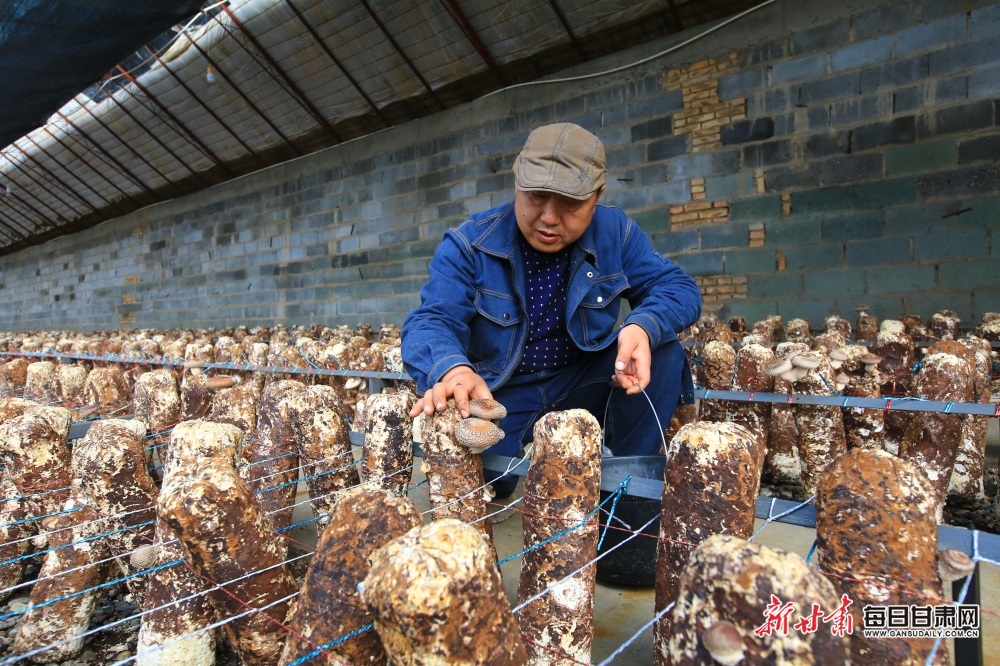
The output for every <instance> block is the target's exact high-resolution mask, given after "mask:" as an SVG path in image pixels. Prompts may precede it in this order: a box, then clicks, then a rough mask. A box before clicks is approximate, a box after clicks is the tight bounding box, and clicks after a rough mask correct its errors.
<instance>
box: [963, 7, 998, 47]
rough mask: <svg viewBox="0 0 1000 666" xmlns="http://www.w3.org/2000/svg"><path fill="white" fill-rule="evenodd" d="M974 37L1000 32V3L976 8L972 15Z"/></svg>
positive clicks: (972, 35)
mask: <svg viewBox="0 0 1000 666" xmlns="http://www.w3.org/2000/svg"><path fill="white" fill-rule="evenodd" d="M969 24H970V25H971V26H972V34H971V35H970V36H971V37H972V38H973V39H977V38H979V37H983V36H985V35H991V34H994V33H996V32H1000V5H990V6H988V7H983V8H982V9H974V10H972V13H971V15H970V20H969Z"/></svg>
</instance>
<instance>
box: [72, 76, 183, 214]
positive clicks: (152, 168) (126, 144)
mask: <svg viewBox="0 0 1000 666" xmlns="http://www.w3.org/2000/svg"><path fill="white" fill-rule="evenodd" d="M109 97H110V95H109ZM73 99H74V100H76V98H75V97H74V98H73ZM76 102H77V104H80V107H81V108H82V109H84V110H85V111H86V112H87V113H89V114H90V117H91V118H92V119H93V120H94V121H95V122H97V124H98V125H100V126H101V127H103V128H104V131H105V132H107V133H108V134H110V135H111V136H113V137H114V138H115V139H116V140H117V141H118V143H120V144H121V145H122V146H124V147H125V148H127V149H128V150H129V151H131V153H132V154H133V155H135V156H136V158H138V160H139V161H140V162H142V163H143V164H145V165H146V166H147V167H148V168H149V169H150V171H155V172H156V175H158V176H159V177H160V178H162V179H163V180H164V181H166V182H167V183H168V184H169V185H170V187H171V189H172V190H173V191H174V193H175V194H180V193H181V192H180V190H179V189H178V188H177V185H176V184H175V183H174V181H172V180H170V179H169V178H167V176H166V175H165V174H164V173H163V172H162V171H160V170H159V169H158V168H157V167H156V165H155V164H153V163H152V162H150V161H149V160H148V159H146V156H145V155H143V154H142V153H140V152H139V151H138V150H136V149H135V148H134V147H133V146H132V144H130V143H129V142H128V141H126V140H125V139H123V138H121V137H120V136H118V133H117V132H115V131H114V130H112V129H111V128H110V127H108V124H107V123H105V122H104V121H103V120H101V118H100V116H98V115H97V114H96V113H94V112H93V110H92V109H90V107H88V106H87V103H86V101H84V102H82V103H81V102H80V101H79V100H76Z"/></svg>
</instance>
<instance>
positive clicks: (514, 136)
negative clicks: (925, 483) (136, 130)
mask: <svg viewBox="0 0 1000 666" xmlns="http://www.w3.org/2000/svg"><path fill="white" fill-rule="evenodd" d="M873 4H874V3H873ZM828 5H829V3H820V2H818V1H816V0H807V1H806V2H802V1H801V0H800V1H799V2H792V1H791V0H784V1H782V2H779V3H776V4H775V5H772V6H770V7H768V8H765V9H763V10H761V12H760V13H759V14H757V15H753V16H751V17H749V18H747V19H744V20H743V22H741V23H737V24H735V25H733V26H730V27H728V28H725V29H723V30H721V31H719V32H717V33H714V34H713V35H710V36H708V37H706V38H704V39H702V40H699V41H698V42H695V43H694V44H693V45H691V46H689V47H685V48H682V49H680V50H678V51H676V52H674V53H671V54H670V55H669V56H665V57H662V58H658V59H655V60H652V61H650V62H649V63H646V64H644V65H642V66H640V67H637V68H633V69H630V70H628V71H627V72H626V73H624V74H621V73H620V74H615V75H611V76H607V77H603V78H595V79H587V80H585V81H582V82H579V83H575V84H560V85H554V86H542V87H533V88H525V89H519V90H513V91H508V92H505V93H501V94H498V95H493V96H491V97H490V98H487V99H485V100H481V101H479V102H476V103H473V104H470V105H466V106H465V107H462V108H459V109H453V110H450V111H448V112H444V113H441V114H438V115H436V116H434V117H431V118H426V119H423V120H420V121H416V122H413V123H409V124H407V125H405V126H402V127H399V128H395V129H392V130H389V131H386V132H382V133H379V134H377V135H373V136H372V137H368V138H365V139H362V140H358V141H354V142H351V143H350V144H347V145H345V146H341V147H337V148H332V149H329V150H326V151H324V152H322V153H318V154H315V155H311V156H308V157H305V158H302V159H299V160H295V161H292V162H288V163H286V164H283V165H280V166H278V167H274V168H272V169H268V170H265V171H262V172H259V173H256V174H253V175H251V176H247V177H244V178H241V179H238V180H236V181H233V182H231V183H227V184H225V185H222V186H218V187H215V188H212V189H210V190H207V191H205V192H201V193H198V194H196V195H192V196H189V197H185V198H183V199H178V200H175V201H171V202H167V203H164V204H160V205H157V206H153V207H150V208H147V209H145V210H143V211H139V212H137V213H134V214H132V215H129V216H127V217H124V218H120V219H118V220H113V221H111V222H107V223H105V224H102V225H100V226H99V227H96V228H94V229H91V230H88V231H84V232H81V233H78V234H75V235H73V236H70V237H64V238H61V239H57V240H55V241H51V242H49V243H47V244H45V245H43V246H40V247H37V248H32V249H29V250H25V251H23V252H20V253H18V254H16V255H12V256H6V257H0V271H2V273H0V294H2V298H3V300H2V306H0V329H5V330H28V329H38V328H50V329H54V328H71V329H77V330H91V329H109V328H118V327H157V328H161V327H172V326H210V325H229V324H237V323H245V324H248V325H255V324H271V323H275V322H284V323H304V324H308V323H315V322H320V323H330V324H336V323H350V324H354V323H357V322H360V321H367V322H370V323H372V324H379V323H381V322H383V321H392V322H396V323H399V322H401V321H402V319H403V317H404V316H405V314H406V312H407V311H408V310H409V309H410V308H412V307H413V306H414V305H415V304H416V303H417V301H418V291H419V288H420V285H421V284H422V283H423V281H424V279H425V278H426V274H427V261H428V259H429V257H430V255H431V253H432V252H433V250H434V248H435V247H436V245H437V243H438V241H439V240H440V237H441V234H442V232H443V231H444V229H446V228H447V227H448V226H451V225H454V224H456V223H458V222H460V221H461V220H462V219H463V217H464V216H465V215H467V214H468V213H470V212H473V211H477V210H481V209H484V208H487V207H489V206H493V205H498V204H500V203H503V202H506V201H508V200H509V198H510V197H511V192H512V188H513V178H512V176H511V174H510V166H511V164H512V162H513V158H514V155H515V154H516V152H517V150H518V149H519V148H520V145H521V144H522V143H523V141H524V138H525V136H526V135H527V133H528V132H529V131H530V129H531V128H532V127H535V126H537V125H539V124H543V123H546V122H555V121H561V120H572V121H575V122H578V123H580V124H581V125H583V126H585V127H588V128H590V129H592V130H594V131H595V132H596V133H597V134H598V135H599V136H601V138H602V139H603V140H604V141H605V144H606V146H607V151H608V164H609V175H608V183H609V188H608V193H607V194H606V200H607V201H608V202H610V203H612V204H615V205H619V206H621V207H622V208H624V209H625V210H626V211H628V212H629V213H630V214H632V216H633V217H634V218H635V219H636V220H637V222H639V224H640V225H641V226H642V227H643V228H644V229H645V230H646V231H647V232H648V233H649V234H650V235H651V236H652V238H653V242H654V244H655V245H656V247H657V248H658V249H659V250H661V251H662V252H664V253H666V254H667V255H669V256H671V257H672V258H673V259H674V260H675V261H677V263H679V264H680V265H681V266H683V267H684V268H685V269H686V270H687V271H689V272H690V273H691V274H692V275H694V276H695V277H696V279H697V280H698V282H699V284H700V285H701V288H702V290H703V293H704V297H705V303H706V309H708V310H713V311H718V312H720V313H721V314H723V315H724V316H728V315H731V314H739V315H743V316H745V317H746V318H747V319H748V320H754V319H757V318H760V317H762V316H763V315H765V314H771V313H779V314H782V315H784V316H786V317H793V316H802V317H806V318H809V319H811V320H812V321H814V322H815V323H818V322H819V321H820V320H822V318H823V317H825V316H826V315H828V314H830V313H840V314H844V315H846V316H852V314H853V310H854V308H855V307H856V306H857V305H859V304H866V305H869V306H870V307H871V311H872V313H873V314H875V315H876V316H878V317H880V318H885V317H895V316H898V315H900V314H902V313H904V312H915V313H918V314H922V315H924V316H927V315H929V314H930V313H932V312H934V311H935V310H937V309H940V308H944V307H947V308H950V309H953V310H956V311H957V312H958V313H959V315H960V316H961V317H962V318H963V320H965V321H966V322H967V323H970V324H971V323H972V321H973V320H977V319H978V318H979V317H981V315H982V313H983V312H986V311H1000V248H998V247H996V246H994V245H993V242H992V241H993V240H994V239H993V236H994V235H995V234H998V233H1000V231H998V228H1000V166H998V164H997V163H998V160H997V158H998V156H1000V48H998V47H1000V3H997V2H993V3H985V2H979V3H976V2H956V1H954V0H922V1H921V0H913V1H911V2H901V3H899V2H897V3H893V4H884V5H881V6H878V5H876V6H874V7H872V8H870V9H866V10H865V11H863V12H862V13H854V14H851V13H849V12H850V11H851V10H850V8H837V7H831V6H828ZM690 34H691V33H688V34H685V35H681V36H678V37H677V38H675V39H673V40H666V41H664V42H662V43H659V44H654V45H649V46H647V47H643V48H639V49H636V50H634V51H633V52H632V53H629V54H622V55H619V56H616V57H615V58H610V59H607V60H606V61H603V62H600V63H594V64H591V65H588V66H587V67H586V68H582V71H587V72H590V71H599V70H601V69H606V68H608V67H609V66H617V65H620V64H623V63H625V62H629V61H635V60H638V59H639V58H640V57H643V56H646V55H649V54H650V53H652V52H654V51H657V50H659V49H663V48H664V47H665V46H668V45H670V44H672V43H675V42H679V41H680V40H681V39H684V38H686V37H688V36H690ZM574 73H580V72H579V71H578V72H574Z"/></svg>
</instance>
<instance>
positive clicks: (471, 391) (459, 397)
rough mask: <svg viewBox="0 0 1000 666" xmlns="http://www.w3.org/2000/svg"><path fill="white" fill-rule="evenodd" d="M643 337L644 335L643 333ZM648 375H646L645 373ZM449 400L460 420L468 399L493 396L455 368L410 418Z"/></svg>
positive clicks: (475, 377)
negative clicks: (457, 412)
mask: <svg viewBox="0 0 1000 666" xmlns="http://www.w3.org/2000/svg"><path fill="white" fill-rule="evenodd" d="M643 335H645V333H643ZM646 367H647V368H648V367H649V342H648V341H647V342H646ZM647 374H648V373H647ZM449 398H454V399H455V407H456V408H457V409H458V411H459V413H460V414H461V415H462V418H469V399H470V398H487V399H492V398H493V394H492V393H490V389H489V388H488V387H487V386H486V380H484V379H483V378H482V377H480V376H479V375H477V374H476V373H475V371H473V369H472V368H470V367H469V366H467V365H459V366H455V367H454V368H452V369H451V370H449V371H448V372H446V373H444V375H443V376H442V377H441V381H439V382H438V383H437V384H435V385H434V386H433V387H431V388H430V389H428V391H427V392H426V393H424V396H423V397H422V398H420V399H419V400H417V402H416V404H415V405H413V409H411V410H410V418H413V417H415V416H416V415H417V414H419V413H420V412H423V413H424V414H425V415H426V416H430V415H431V414H433V413H434V412H435V411H438V412H443V411H444V410H445V409H446V408H447V407H448V400H449Z"/></svg>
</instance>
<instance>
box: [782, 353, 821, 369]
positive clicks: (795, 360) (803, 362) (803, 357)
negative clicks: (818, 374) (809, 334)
mask: <svg viewBox="0 0 1000 666" xmlns="http://www.w3.org/2000/svg"><path fill="white" fill-rule="evenodd" d="M788 360H790V361H791V362H792V365H794V366H795V367H797V368H805V369H807V370H813V369H815V368H818V367H819V361H820V358H819V356H818V355H817V354H810V353H804V354H795V355H794V356H792V357H791V358H790V359H788Z"/></svg>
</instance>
